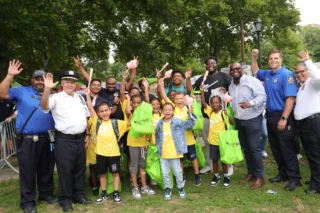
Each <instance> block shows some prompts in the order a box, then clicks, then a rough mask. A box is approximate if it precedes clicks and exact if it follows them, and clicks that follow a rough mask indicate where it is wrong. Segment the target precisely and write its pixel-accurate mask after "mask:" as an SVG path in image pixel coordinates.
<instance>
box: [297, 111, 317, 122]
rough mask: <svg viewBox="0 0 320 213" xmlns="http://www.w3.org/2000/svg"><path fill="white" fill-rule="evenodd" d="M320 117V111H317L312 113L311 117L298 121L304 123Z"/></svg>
mask: <svg viewBox="0 0 320 213" xmlns="http://www.w3.org/2000/svg"><path fill="white" fill-rule="evenodd" d="M319 117H320V113H316V114H313V115H310V116H309V117H306V118H304V119H301V120H297V122H298V123H303V122H306V121H308V120H312V119H315V118H319Z"/></svg>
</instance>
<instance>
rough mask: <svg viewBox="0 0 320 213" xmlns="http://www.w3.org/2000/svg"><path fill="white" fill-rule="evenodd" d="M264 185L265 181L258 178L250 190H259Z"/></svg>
mask: <svg viewBox="0 0 320 213" xmlns="http://www.w3.org/2000/svg"><path fill="white" fill-rule="evenodd" d="M263 185H264V179H263V178H257V179H256V180H255V181H254V182H253V183H252V185H251V186H250V189H258V188H261V187H262V186H263Z"/></svg>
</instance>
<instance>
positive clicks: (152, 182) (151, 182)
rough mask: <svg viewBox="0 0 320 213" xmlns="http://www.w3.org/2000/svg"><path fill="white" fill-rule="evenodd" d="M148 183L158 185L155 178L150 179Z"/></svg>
mask: <svg viewBox="0 0 320 213" xmlns="http://www.w3.org/2000/svg"><path fill="white" fill-rule="evenodd" d="M150 185H151V186H156V185H158V183H157V182H156V181H155V180H152V179H151V180H150Z"/></svg>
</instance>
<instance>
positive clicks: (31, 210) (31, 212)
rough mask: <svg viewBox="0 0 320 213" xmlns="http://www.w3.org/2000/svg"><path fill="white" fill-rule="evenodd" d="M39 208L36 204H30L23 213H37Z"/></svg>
mask: <svg viewBox="0 0 320 213" xmlns="http://www.w3.org/2000/svg"><path fill="white" fill-rule="evenodd" d="M37 212H38V211H37V209H36V208H35V207H34V206H28V207H26V208H24V209H23V213H37Z"/></svg>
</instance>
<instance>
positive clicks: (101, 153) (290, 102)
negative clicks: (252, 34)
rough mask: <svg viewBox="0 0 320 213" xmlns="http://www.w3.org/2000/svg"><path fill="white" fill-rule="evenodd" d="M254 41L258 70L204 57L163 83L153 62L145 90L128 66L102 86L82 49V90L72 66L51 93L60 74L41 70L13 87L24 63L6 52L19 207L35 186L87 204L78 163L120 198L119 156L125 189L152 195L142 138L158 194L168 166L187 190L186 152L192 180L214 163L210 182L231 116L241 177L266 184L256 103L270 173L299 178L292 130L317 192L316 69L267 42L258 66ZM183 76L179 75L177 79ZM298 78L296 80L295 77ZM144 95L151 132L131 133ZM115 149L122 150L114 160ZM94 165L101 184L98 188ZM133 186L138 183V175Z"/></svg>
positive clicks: (29, 209) (49, 198) (1, 87)
mask: <svg viewBox="0 0 320 213" xmlns="http://www.w3.org/2000/svg"><path fill="white" fill-rule="evenodd" d="M258 54H259V51H258V50H255V49H254V50H252V62H251V69H252V72H253V74H254V75H255V76H256V77H253V76H248V75H245V74H244V73H243V70H242V67H241V65H240V64H239V63H232V64H231V65H230V75H228V74H225V73H222V72H218V71H217V63H218V61H217V58H215V57H210V58H208V59H207V60H206V61H205V64H206V70H207V74H206V75H204V76H201V77H200V78H198V79H197V80H196V82H195V83H194V84H193V85H192V84H191V80H190V79H191V77H192V70H191V69H190V68H188V69H187V70H186V72H182V71H180V70H174V71H173V72H172V74H171V77H172V83H171V84H170V85H169V86H167V88H165V85H164V80H163V79H162V78H161V72H160V71H157V77H158V82H157V94H156V95H157V96H158V97H156V96H155V95H153V94H150V91H149V83H148V81H147V80H146V79H144V80H141V81H139V82H138V87H134V86H133V84H134V80H135V76H136V68H137V67H138V64H139V61H138V60H137V58H134V63H135V66H134V67H133V68H132V69H131V71H130V77H129V80H128V82H127V78H128V75H129V72H128V71H126V72H124V73H123V76H122V77H123V78H122V82H121V86H120V89H119V90H118V89H117V81H116V79H115V78H114V77H108V78H107V79H106V88H102V87H101V81H100V80H99V79H90V76H89V74H88V73H87V72H86V71H85V69H84V68H83V66H82V64H81V62H80V59H79V58H78V57H77V58H74V61H75V65H76V67H77V68H78V69H79V70H80V72H81V74H82V76H83V78H84V79H85V80H86V81H87V82H88V85H89V86H88V88H87V89H86V90H85V93H86V95H85V96H82V95H80V94H77V93H75V92H74V89H75V87H76V84H75V83H76V81H77V80H78V79H79V77H80V76H79V74H78V73H77V72H74V71H63V72H62V73H61V74H60V76H59V79H60V80H61V84H62V88H63V91H62V92H59V93H56V94H51V90H52V88H54V87H55V86H56V85H57V84H58V82H55V83H54V82H53V75H52V74H51V73H46V72H45V71H43V70H36V71H34V72H33V74H32V81H31V86H21V87H18V88H11V89H10V84H11V82H12V80H13V78H14V76H16V75H18V74H20V72H21V71H22V68H20V67H21V62H19V61H15V60H13V61H11V62H10V64H9V68H8V74H7V76H6V77H5V79H4V80H3V81H2V82H1V84H0V99H1V100H9V101H13V100H14V101H15V102H16V105H17V109H18V113H17V118H16V119H17V122H16V131H17V133H16V135H17V137H16V140H17V157H18V162H19V169H20V173H19V176H20V197H21V198H20V207H21V208H22V209H23V211H24V212H26V213H34V212H37V210H36V207H35V205H36V201H35V198H36V194H37V192H36V186H37V188H38V192H39V198H38V199H39V201H46V202H48V203H55V202H59V204H60V205H61V207H62V210H63V211H64V212H70V211H72V210H73V208H72V202H75V203H81V204H90V203H92V201H91V200H89V199H87V198H86V197H85V196H84V186H85V171H86V164H89V168H90V182H91V185H92V187H93V188H92V192H93V194H94V195H96V196H97V200H96V202H103V201H104V200H106V199H107V198H108V196H109V195H108V193H107V183H106V174H107V173H108V172H109V173H111V175H112V179H113V190H114V192H113V196H112V197H113V200H114V201H115V202H116V203H119V202H121V199H120V194H119V183H120V169H121V164H128V168H129V172H130V179H131V182H132V196H133V197H134V198H136V199H140V198H141V194H147V195H154V194H155V191H154V190H153V189H152V188H151V187H150V186H149V185H148V184H147V175H146V170H145V168H146V155H147V149H146V148H147V146H148V144H149V143H150V144H152V145H155V146H157V147H158V154H159V156H160V163H161V171H162V177H163V182H164V188H165V194H164V199H165V200H170V199H171V196H172V183H171V178H170V170H171V169H172V170H173V173H174V176H175V179H176V183H177V187H178V194H179V197H180V198H185V197H186V192H185V189H184V183H185V176H184V175H183V173H184V171H183V168H184V166H183V161H184V159H185V158H186V159H188V160H189V161H191V164H192V167H193V171H194V175H195V181H194V185H195V186H200V184H201V178H200V173H206V172H208V171H212V170H213V172H214V174H213V177H212V181H211V182H210V185H211V186H216V185H217V184H218V182H219V181H220V174H219V164H218V162H219V158H220V151H219V139H218V135H219V133H220V132H223V131H225V130H226V126H225V122H226V119H228V121H229V122H230V123H232V124H235V126H236V129H237V130H238V134H239V135H238V136H239V140H240V144H241V147H242V149H243V152H244V155H245V160H246V164H247V175H246V176H245V177H244V178H243V179H241V180H240V182H241V183H249V182H251V181H253V182H252V184H251V185H250V188H251V189H256V188H260V187H262V186H263V185H264V184H265V180H264V166H263V159H262V154H261V153H262V151H263V148H262V147H261V144H260V137H261V127H262V122H263V116H264V115H263V114H264V113H263V112H264V110H265V105H266V113H265V117H266V120H267V131H268V139H269V142H270V147H271V150H272V153H273V156H274V157H275V160H276V162H277V165H278V174H277V175H276V177H274V178H271V179H269V180H270V181H271V182H281V181H289V182H288V184H287V185H286V186H285V189H286V190H289V191H291V190H294V189H295V188H296V187H297V186H300V185H301V176H300V171H299V164H298V160H297V157H296V148H295V147H296V146H295V141H294V136H295V133H296V132H297V133H298V136H299V137H300V139H301V142H302V145H303V147H304V150H305V153H306V156H307V158H308V161H309V165H310V171H311V178H310V181H309V184H310V187H309V188H308V189H307V190H306V193H320V154H319V153H320V150H319V149H320V146H319V145H318V143H319V141H320V133H319V131H318V129H319V125H320V123H319V122H320V108H319V107H318V106H319V105H320V84H319V81H320V72H319V71H318V70H317V68H316V67H315V65H314V64H313V63H312V61H311V60H310V58H309V54H308V53H307V52H304V51H302V52H300V53H299V54H300V57H301V58H300V63H299V64H298V65H297V67H296V70H295V71H294V72H291V71H289V70H287V69H286V68H285V67H282V54H281V52H280V51H275V50H273V51H270V52H269V55H268V62H269V67H270V70H260V69H259V67H258V65H257V55H258ZM184 78H185V84H184V83H183V80H184ZM297 82H298V83H297ZM193 88H195V89H197V90H200V91H201V103H202V113H203V118H204V128H203V130H202V137H203V139H204V142H205V144H206V152H205V155H206V166H205V167H204V168H202V169H201V170H200V168H199V164H198V160H197V154H196V148H195V136H194V134H193V131H192V128H193V126H194V125H195V122H196V120H197V117H196V116H195V115H194V114H193V113H192V106H186V104H185V102H184V99H185V96H186V95H188V94H191V93H192V90H193ZM217 91H219V92H220V91H221V92H222V93H227V92H229V94H230V96H231V97H232V102H231V107H232V110H233V113H234V119H232V117H231V116H229V115H228V113H227V111H226V110H224V107H223V103H222V102H223V100H222V99H221V96H219V95H217ZM143 102H146V103H148V104H150V105H151V106H152V119H153V128H154V131H153V133H152V134H151V135H138V136H137V135H135V133H134V132H133V131H132V128H131V119H132V118H133V117H134V112H135V110H136V109H137V108H138V107H139V106H141V105H142V103H143ZM122 152H123V153H125V154H126V156H127V157H128V161H127V162H121V155H122ZM55 164H56V167H57V170H58V179H59V184H58V185H59V195H58V198H56V197H54V196H53V189H54V181H53V170H54V165H55ZM228 168H230V167H228V165H226V164H224V163H223V162H222V170H223V186H224V187H230V171H228V170H229V169H228ZM97 175H98V176H99V180H100V187H101V190H102V192H101V193H100V194H99V190H98V183H97V179H96V177H97ZM139 178H140V180H141V187H140V188H139V186H138V182H139V181H138V179H139Z"/></svg>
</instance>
